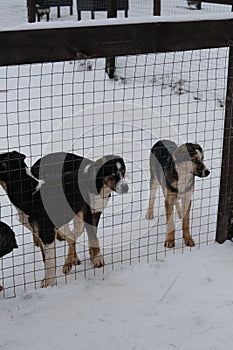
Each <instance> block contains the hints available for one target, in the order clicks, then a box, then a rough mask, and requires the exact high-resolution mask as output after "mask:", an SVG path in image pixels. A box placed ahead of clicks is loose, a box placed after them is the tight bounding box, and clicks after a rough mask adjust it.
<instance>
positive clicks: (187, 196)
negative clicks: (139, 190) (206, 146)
mask: <svg viewBox="0 0 233 350" xmlns="http://www.w3.org/2000/svg"><path fill="white" fill-rule="evenodd" d="M209 174H210V171H209V170H208V169H207V168H206V166H205V165H204V163H203V151H202V148H201V146H200V145H198V144H193V143H185V144H183V145H181V146H179V147H177V145H176V144H175V143H174V142H172V141H168V140H162V141H158V142H157V143H156V144H155V145H154V146H153V147H152V149H151V154H150V199H149V207H148V210H147V214H146V218H147V219H148V220H151V219H153V218H154V203H155V194H156V190H157V188H158V186H159V185H160V186H161V187H162V189H163V193H164V196H165V208H166V220H167V235H166V240H165V244H164V245H165V247H167V248H171V247H174V246H175V224H174V206H176V210H177V213H178V216H179V217H180V218H182V220H183V222H182V229H183V238H184V242H185V244H186V245H187V246H194V245H195V242H194V240H193V238H192V236H191V234H190V228H189V226H190V225H189V221H190V208H191V196H192V193H193V191H194V180H195V176H198V177H206V176H208V175H209ZM179 200H181V206H180V204H179Z"/></svg>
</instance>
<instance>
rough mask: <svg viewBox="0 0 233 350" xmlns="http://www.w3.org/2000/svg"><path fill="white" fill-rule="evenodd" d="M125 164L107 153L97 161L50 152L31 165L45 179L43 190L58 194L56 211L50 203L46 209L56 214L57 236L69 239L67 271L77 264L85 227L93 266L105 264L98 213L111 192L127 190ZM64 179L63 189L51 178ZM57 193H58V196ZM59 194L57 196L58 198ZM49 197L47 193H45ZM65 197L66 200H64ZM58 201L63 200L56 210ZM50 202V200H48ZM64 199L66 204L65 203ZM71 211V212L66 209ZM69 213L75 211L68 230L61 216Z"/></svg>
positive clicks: (119, 192) (65, 267)
mask: <svg viewBox="0 0 233 350" xmlns="http://www.w3.org/2000/svg"><path fill="white" fill-rule="evenodd" d="M125 171H126V168H125V163H124V161H123V159H122V158H121V157H119V156H116V155H108V156H104V157H102V158H100V159H98V160H97V161H96V162H93V161H91V160H90V159H87V158H83V157H81V156H78V155H75V154H72V153H63V152H58V153H52V154H48V155H46V156H44V157H42V158H41V159H39V160H38V161H37V162H36V163H35V164H34V165H33V166H32V167H31V172H32V174H33V175H34V176H35V177H37V178H40V179H43V180H44V181H45V185H44V189H45V188H47V189H48V190H47V193H48V192H50V191H51V190H52V188H54V189H55V192H56V194H55V193H54V194H53V195H52V198H55V197H56V196H57V200H56V203H57V204H56V206H55V207H54V208H55V212H53V208H52V206H51V205H50V204H49V208H47V212H49V216H50V217H55V216H56V221H57V222H55V224H56V227H58V228H59V232H57V237H59V236H60V237H61V238H63V239H65V240H66V241H67V242H68V245H69V249H68V254H67V257H66V260H65V264H64V266H63V272H64V273H69V272H70V270H71V268H72V265H76V264H80V260H79V258H78V256H77V253H76V240H77V238H78V237H79V236H80V235H81V234H82V233H83V231H84V229H85V228H86V231H87V234H88V241H89V252H90V258H91V261H92V263H93V265H94V266H95V267H101V266H103V265H104V259H103V256H102V254H101V251H100V246H99V241H98V238H97V227H98V223H99V219H100V216H101V213H102V212H103V211H104V209H105V208H106V206H107V204H108V202H109V198H110V196H111V192H113V191H114V192H116V193H118V194H123V193H126V192H128V185H127V183H126V181H125ZM61 176H62V178H63V180H64V179H65V183H63V188H64V190H65V197H66V198H62V196H63V189H62V188H60V189H59V185H55V183H54V179H57V180H59V178H61ZM57 192H58V193H59V192H61V193H60V194H59V196H58V194H57ZM58 197H60V199H59V198H58ZM47 198H48V196H47ZM64 199H65V201H64ZM59 201H60V202H61V203H62V206H61V208H60V214H58V213H59V205H58V204H59ZM48 202H49V201H48ZM64 202H66V204H67V205H65V204H64ZM70 211H71V215H70V214H69V212H70ZM72 212H75V216H74V215H73V217H74V220H73V222H74V229H73V231H71V230H70V229H69V226H68V225H64V222H68V221H67V220H63V221H61V220H60V218H61V217H62V216H63V215H64V213H65V215H66V217H67V218H68V217H69V218H70V219H72Z"/></svg>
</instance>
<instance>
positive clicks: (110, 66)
mask: <svg viewBox="0 0 233 350" xmlns="http://www.w3.org/2000/svg"><path fill="white" fill-rule="evenodd" d="M107 5H108V18H116V17H117V0H107ZM115 68H116V59H115V57H107V58H106V67H105V70H106V72H107V73H108V76H109V78H110V79H113V78H114V77H115Z"/></svg>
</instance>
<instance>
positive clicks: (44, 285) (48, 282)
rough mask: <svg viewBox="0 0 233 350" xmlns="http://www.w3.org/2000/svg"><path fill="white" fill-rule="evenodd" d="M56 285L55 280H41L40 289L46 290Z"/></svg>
mask: <svg viewBox="0 0 233 350" xmlns="http://www.w3.org/2000/svg"><path fill="white" fill-rule="evenodd" d="M55 284H56V279H55V278H50V279H45V278H44V279H43V280H42V281H41V285H40V286H41V288H47V287H53V286H55Z"/></svg>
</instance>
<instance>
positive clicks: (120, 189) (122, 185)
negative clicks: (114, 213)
mask: <svg viewBox="0 0 233 350" xmlns="http://www.w3.org/2000/svg"><path fill="white" fill-rule="evenodd" d="M128 190H129V186H128V184H127V182H126V181H125V180H122V181H119V182H118V183H117V184H116V192H117V193H119V194H124V193H127V192H128Z"/></svg>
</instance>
